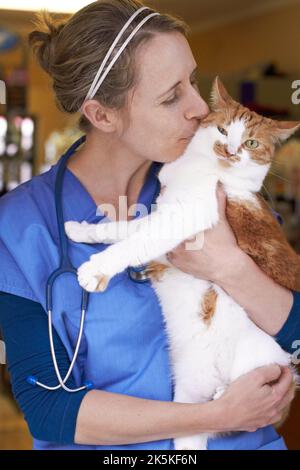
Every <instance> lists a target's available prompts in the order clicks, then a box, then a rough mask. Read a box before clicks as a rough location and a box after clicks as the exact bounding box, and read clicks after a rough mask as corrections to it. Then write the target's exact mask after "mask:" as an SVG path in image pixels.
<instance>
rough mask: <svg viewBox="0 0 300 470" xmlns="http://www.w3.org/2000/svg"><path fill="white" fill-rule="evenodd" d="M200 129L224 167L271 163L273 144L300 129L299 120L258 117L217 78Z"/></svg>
mask: <svg viewBox="0 0 300 470" xmlns="http://www.w3.org/2000/svg"><path fill="white" fill-rule="evenodd" d="M200 127H202V128H203V127H209V128H210V129H209V131H210V132H209V136H210V139H211V140H212V148H213V152H214V154H215V157H216V158H217V159H218V160H219V162H220V163H222V165H223V166H237V167H245V166H247V164H249V163H254V164H257V165H267V164H270V163H271V161H272V158H273V156H274V149H275V145H276V143H279V142H281V141H284V140H286V139H287V138H288V137H290V136H291V135H292V134H293V133H294V132H296V131H297V129H298V128H299V127H300V122H298V121H276V120H273V119H270V118H267V117H263V116H260V115H259V114H257V113H255V112H254V111H250V110H249V109H248V108H246V107H245V106H243V105H241V104H240V103H238V102H237V101H235V100H234V99H233V98H232V97H231V96H230V95H229V93H228V92H227V90H226V88H225V87H224V85H223V83H222V82H221V80H220V79H219V78H218V77H216V78H215V80H214V82H213V86H212V91H211V112H210V113H209V114H208V115H207V117H205V118H204V119H203V120H202V121H201V124H200Z"/></svg>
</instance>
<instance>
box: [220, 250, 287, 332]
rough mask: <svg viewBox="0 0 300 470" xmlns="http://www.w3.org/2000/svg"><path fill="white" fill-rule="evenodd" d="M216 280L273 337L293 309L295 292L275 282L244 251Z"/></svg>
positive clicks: (238, 252) (235, 256)
mask: <svg viewBox="0 0 300 470" xmlns="http://www.w3.org/2000/svg"><path fill="white" fill-rule="evenodd" d="M214 281H215V282H216V284H218V285H219V286H220V287H222V288H223V289H224V290H225V291H226V292H227V293H228V294H229V295H230V296H231V297H232V298H233V299H234V300H235V301H236V302H237V303H238V304H239V305H240V306H241V307H243V308H244V309H245V311H246V312H247V314H248V315H249V317H250V318H251V320H252V321H253V322H254V323H256V325H258V326H259V327H260V328H261V329H262V330H264V331H265V332H267V333H268V334H270V335H276V334H277V333H278V331H279V330H280V329H281V327H282V326H283V324H284V323H285V321H286V319H287V317H288V315H289V313H290V310H291V308H292V304H293V294H292V292H291V291H290V290H288V289H286V288H285V287H282V286H280V285H279V284H277V283H276V282H274V281H273V279H271V278H270V277H269V276H267V275H266V274H265V273H264V272H263V271H262V270H261V269H260V268H259V267H258V266H257V265H256V263H255V262H254V261H253V260H252V259H251V258H250V257H249V256H248V255H246V254H245V253H244V252H243V251H241V250H237V251H236V254H235V255H234V256H232V257H231V260H230V262H229V263H228V264H227V265H226V266H225V267H224V269H223V270H220V272H219V274H218V276H217V278H216V279H215V280H214Z"/></svg>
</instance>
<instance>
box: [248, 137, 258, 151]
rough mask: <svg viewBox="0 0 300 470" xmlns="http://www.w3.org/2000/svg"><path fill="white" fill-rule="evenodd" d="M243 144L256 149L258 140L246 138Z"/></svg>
mask: <svg viewBox="0 0 300 470" xmlns="http://www.w3.org/2000/svg"><path fill="white" fill-rule="evenodd" d="M245 145H246V147H248V149H256V148H257V147H258V146H259V142H258V141H257V140H255V139H248V140H246V142H245Z"/></svg>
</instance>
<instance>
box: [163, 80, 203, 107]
mask: <svg viewBox="0 0 300 470" xmlns="http://www.w3.org/2000/svg"><path fill="white" fill-rule="evenodd" d="M191 85H192V86H193V87H194V88H196V90H197V91H199V85H198V80H192V81H191ZM179 97H180V95H179V94H177V93H175V95H174V96H172V97H171V98H170V99H168V100H166V101H164V102H163V104H165V105H170V104H173V103H175V102H176V101H178V99H179Z"/></svg>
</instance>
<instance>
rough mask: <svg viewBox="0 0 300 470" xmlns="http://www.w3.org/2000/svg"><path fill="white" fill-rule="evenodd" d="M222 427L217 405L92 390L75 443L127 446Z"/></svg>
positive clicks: (82, 410) (83, 405) (80, 417)
mask: <svg viewBox="0 0 300 470" xmlns="http://www.w3.org/2000/svg"><path fill="white" fill-rule="evenodd" d="M221 428H222V425H221V424H220V412H219V407H218V405H216V402H208V403H205V404H190V403H175V402H166V401H158V400H147V399H143V398H135V397H131V396H128V395H123V394H118V393H111V392H105V391H101V390H92V391H90V392H89V393H87V394H86V396H85V397H84V399H83V401H82V403H81V406H80V409H79V413H78V417H77V425H76V432H75V443H76V444H88V445H125V444H134V443H140V442H149V441H157V440H162V439H172V438H176V437H181V436H188V435H193V434H197V433H200V432H210V431H221V430H223V429H221Z"/></svg>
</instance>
